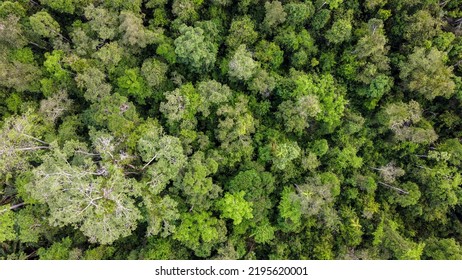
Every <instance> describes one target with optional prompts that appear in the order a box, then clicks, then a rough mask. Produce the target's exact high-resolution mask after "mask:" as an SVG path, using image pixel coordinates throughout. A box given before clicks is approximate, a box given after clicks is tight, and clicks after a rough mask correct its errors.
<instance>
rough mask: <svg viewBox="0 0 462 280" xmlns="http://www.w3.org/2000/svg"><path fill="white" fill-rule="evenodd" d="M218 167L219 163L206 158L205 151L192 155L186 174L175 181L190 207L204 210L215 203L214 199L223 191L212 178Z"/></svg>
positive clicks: (185, 170)
mask: <svg viewBox="0 0 462 280" xmlns="http://www.w3.org/2000/svg"><path fill="white" fill-rule="evenodd" d="M217 169H218V163H217V162H216V161H215V160H213V159H211V158H206V157H205V155H204V153H203V152H197V153H195V154H193V155H192V156H191V157H190V160H189V162H188V163H187V165H186V167H185V169H184V170H183V172H184V175H183V176H182V177H181V179H179V180H178V181H177V182H176V183H175V186H176V187H177V188H178V189H180V190H181V192H182V193H183V195H184V197H185V198H186V199H185V200H186V202H187V203H188V204H189V205H190V206H191V208H190V209H194V210H196V211H203V210H208V209H209V208H210V207H211V206H212V205H213V203H212V201H214V200H215V199H216V198H217V197H218V196H219V194H220V193H221V188H220V187H219V186H218V185H217V184H215V183H214V182H213V180H212V178H211V175H213V174H215V173H216V172H217Z"/></svg>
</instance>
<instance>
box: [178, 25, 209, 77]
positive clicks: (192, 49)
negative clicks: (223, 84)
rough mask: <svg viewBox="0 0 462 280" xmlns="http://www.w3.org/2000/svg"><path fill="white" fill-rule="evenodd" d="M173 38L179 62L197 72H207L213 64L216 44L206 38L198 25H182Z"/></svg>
mask: <svg viewBox="0 0 462 280" xmlns="http://www.w3.org/2000/svg"><path fill="white" fill-rule="evenodd" d="M179 31H180V34H181V35H180V36H179V37H178V38H176V39H175V53H176V55H177V56H178V60H179V62H181V63H183V64H186V65H187V66H189V67H190V68H191V70H192V71H194V72H197V73H202V72H207V71H208V70H210V69H211V68H212V66H213V65H214V64H215V60H216V53H217V46H216V45H214V44H213V43H212V42H209V41H207V40H206V38H205V36H204V31H203V30H202V29H201V28H199V27H191V26H186V25H182V26H181V27H180V29H179Z"/></svg>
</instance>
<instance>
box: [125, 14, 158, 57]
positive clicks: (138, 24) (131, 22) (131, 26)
mask: <svg viewBox="0 0 462 280" xmlns="http://www.w3.org/2000/svg"><path fill="white" fill-rule="evenodd" d="M119 20H120V26H119V32H120V33H122V34H123V35H122V43H124V44H125V45H128V46H131V47H133V46H136V47H139V48H145V47H146V46H147V45H149V44H151V43H152V42H153V40H154V32H152V31H151V30H149V29H147V28H145V27H144V26H143V20H142V19H141V18H139V17H138V16H137V15H136V14H134V13H133V12H130V11H122V12H121V13H120V16H119Z"/></svg>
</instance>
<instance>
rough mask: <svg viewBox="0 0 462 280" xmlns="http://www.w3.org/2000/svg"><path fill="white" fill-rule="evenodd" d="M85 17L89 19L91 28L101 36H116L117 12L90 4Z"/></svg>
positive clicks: (86, 8)
mask: <svg viewBox="0 0 462 280" xmlns="http://www.w3.org/2000/svg"><path fill="white" fill-rule="evenodd" d="M85 17H86V18H87V19H88V20H89V24H90V28H91V29H92V30H93V31H94V32H96V33H97V34H98V36H99V38H101V39H103V40H108V39H113V38H114V37H115V36H116V34H117V24H118V19H117V15H116V14H114V13H111V12H110V11H109V10H107V9H104V8H99V7H98V8H96V7H95V6H93V4H90V5H89V6H87V7H85ZM131 31H132V30H131Z"/></svg>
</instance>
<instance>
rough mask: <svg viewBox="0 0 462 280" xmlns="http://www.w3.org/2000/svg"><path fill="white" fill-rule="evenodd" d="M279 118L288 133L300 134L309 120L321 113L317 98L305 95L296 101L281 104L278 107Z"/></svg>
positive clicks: (307, 125) (306, 126)
mask: <svg viewBox="0 0 462 280" xmlns="http://www.w3.org/2000/svg"><path fill="white" fill-rule="evenodd" d="M278 111H279V112H278V113H279V116H280V118H282V119H283V123H284V126H285V127H286V130H287V131H288V132H295V133H302V132H303V131H304V130H305V129H307V128H308V127H309V126H310V125H309V122H310V120H314V118H315V117H316V116H317V115H318V114H319V113H320V112H321V109H320V105H319V101H318V97H317V96H315V95H306V96H302V97H300V98H298V99H297V101H296V102H293V101H291V100H288V101H284V102H282V103H281V104H280V105H279V107H278Z"/></svg>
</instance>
